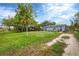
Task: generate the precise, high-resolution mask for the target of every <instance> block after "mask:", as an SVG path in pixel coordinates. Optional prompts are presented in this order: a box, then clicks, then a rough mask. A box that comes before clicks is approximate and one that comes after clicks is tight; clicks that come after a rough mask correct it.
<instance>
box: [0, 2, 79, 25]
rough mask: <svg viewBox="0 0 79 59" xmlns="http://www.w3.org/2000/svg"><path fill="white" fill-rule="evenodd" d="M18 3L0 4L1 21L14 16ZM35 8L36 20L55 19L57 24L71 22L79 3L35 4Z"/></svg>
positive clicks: (78, 9) (78, 8)
mask: <svg viewBox="0 0 79 59" xmlns="http://www.w3.org/2000/svg"><path fill="white" fill-rule="evenodd" d="M16 8H17V5H16V4H13V3H6V4H5V3H4V4H3V3H1V4H0V23H1V21H2V19H3V18H7V17H8V16H10V17H13V16H14V15H15V14H16V12H15V10H16ZM32 8H33V10H34V11H35V12H36V15H37V17H36V18H35V20H36V21H38V22H39V23H40V22H43V21H45V20H49V21H54V22H56V23H57V24H70V19H71V18H72V17H73V16H74V14H75V13H76V12H78V11H79V4H77V3H76V4H64V3H63V4H60V3H58V4H57V3H53V4H50V3H49V4H43V3H42V4H39V3H37V4H33V6H32Z"/></svg>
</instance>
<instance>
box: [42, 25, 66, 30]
mask: <svg viewBox="0 0 79 59" xmlns="http://www.w3.org/2000/svg"><path fill="white" fill-rule="evenodd" d="M66 28H67V26H66V25H47V26H43V27H42V29H43V30H44V31H66Z"/></svg>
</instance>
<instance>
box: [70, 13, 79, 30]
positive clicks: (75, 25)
mask: <svg viewBox="0 0 79 59" xmlns="http://www.w3.org/2000/svg"><path fill="white" fill-rule="evenodd" d="M70 28H71V30H79V12H77V13H76V14H75V15H74V18H73V19H72V20H71V26H70Z"/></svg>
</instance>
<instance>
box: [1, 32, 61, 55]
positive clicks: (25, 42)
mask: <svg viewBox="0 0 79 59" xmlns="http://www.w3.org/2000/svg"><path fill="white" fill-rule="evenodd" d="M58 35H60V33H59V32H44V31H40V32H28V33H26V32H22V33H13V32H1V33H0V55H4V54H5V53H7V52H8V53H9V52H14V51H15V50H18V49H21V48H28V47H29V46H36V45H40V44H43V43H46V42H48V41H51V40H52V39H53V38H55V37H57V36H58Z"/></svg>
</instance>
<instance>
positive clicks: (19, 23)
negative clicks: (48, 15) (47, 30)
mask: <svg viewBox="0 0 79 59" xmlns="http://www.w3.org/2000/svg"><path fill="white" fill-rule="evenodd" d="M34 17H35V14H34V11H33V9H32V4H29V3H20V4H17V9H16V15H15V16H14V18H11V20H10V19H8V20H7V19H6V20H4V22H3V23H4V24H5V25H7V26H10V25H12V26H14V28H15V30H16V31H20V32H21V31H28V26H29V25H36V24H37V22H36V21H35V20H34Z"/></svg>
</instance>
